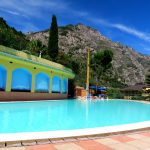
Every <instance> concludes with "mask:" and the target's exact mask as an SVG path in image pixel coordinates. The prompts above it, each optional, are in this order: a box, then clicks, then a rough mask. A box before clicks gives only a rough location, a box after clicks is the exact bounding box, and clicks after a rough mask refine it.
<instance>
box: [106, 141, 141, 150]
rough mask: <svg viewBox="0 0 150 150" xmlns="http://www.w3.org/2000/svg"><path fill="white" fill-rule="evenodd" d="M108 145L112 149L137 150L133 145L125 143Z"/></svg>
mask: <svg viewBox="0 0 150 150" xmlns="http://www.w3.org/2000/svg"><path fill="white" fill-rule="evenodd" d="M108 147H111V148H112V149H113V150H139V149H138V148H136V147H135V146H132V145H128V144H126V143H119V144H111V145H108Z"/></svg>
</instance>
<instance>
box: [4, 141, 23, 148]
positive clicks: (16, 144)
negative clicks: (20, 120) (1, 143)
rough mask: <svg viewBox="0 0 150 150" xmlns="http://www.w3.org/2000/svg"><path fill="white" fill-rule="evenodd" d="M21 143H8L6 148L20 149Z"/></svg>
mask: <svg viewBox="0 0 150 150" xmlns="http://www.w3.org/2000/svg"><path fill="white" fill-rule="evenodd" d="M20 146H21V141H10V142H6V147H20Z"/></svg>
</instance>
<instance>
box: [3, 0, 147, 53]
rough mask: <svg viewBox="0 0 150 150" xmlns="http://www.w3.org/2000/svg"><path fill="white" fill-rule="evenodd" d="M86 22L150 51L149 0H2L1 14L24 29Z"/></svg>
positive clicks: (18, 27) (13, 24)
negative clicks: (56, 23)
mask: <svg viewBox="0 0 150 150" xmlns="http://www.w3.org/2000/svg"><path fill="white" fill-rule="evenodd" d="M52 14H55V15H56V16H57V20H58V24H59V26H62V25H67V24H77V23H83V24H85V25H88V26H91V27H93V28H95V29H97V30H98V31H99V32H101V33H102V34H103V35H105V36H106V37H108V38H110V39H111V40H113V41H117V42H121V43H123V44H124V45H128V46H130V47H132V48H134V49H135V50H136V51H138V52H140V53H143V54H147V55H150V19H149V15H150V1H149V0H89V1H87V0H0V16H1V17H3V18H4V19H5V20H6V21H7V22H8V24H9V25H11V26H14V27H15V28H16V29H17V30H21V31H22V32H28V31H41V30H44V29H47V28H49V26H50V21H51V16H52Z"/></svg>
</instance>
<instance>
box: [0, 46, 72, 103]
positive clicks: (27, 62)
mask: <svg viewBox="0 0 150 150" xmlns="http://www.w3.org/2000/svg"><path fill="white" fill-rule="evenodd" d="M74 76H75V75H74V73H73V72H72V70H70V69H68V68H66V67H64V66H63V65H60V64H57V63H54V62H51V61H48V60H46V59H42V58H39V57H36V56H33V55H28V54H26V53H24V52H21V51H17V50H14V49H10V48H8V47H4V46H0V91H1V92H0V94H1V95H0V97H1V98H0V100H5V99H6V100H9V98H8V96H7V98H6V94H7V95H9V96H10V95H11V96H12V95H16V93H17V94H18V92H19V95H20V96H21V94H23V93H25V92H26V94H27V95H30V96H29V97H30V98H26V99H27V100H28V99H29V100H31V99H36V98H38V99H39V97H40V98H43V99H53V98H56V99H59V98H66V97H67V93H68V79H72V78H74ZM2 91H3V92H2ZM12 93H13V94H12ZM14 93H15V94H14ZM29 93H30V94H29ZM33 93H34V94H33ZM36 93H37V94H36ZM40 93H45V94H40ZM2 94H3V95H2ZM37 95H43V96H39V97H37ZM58 95H59V96H58ZM14 97H15V98H16V96H14ZM34 97H36V98H34ZM44 97H46V98H44ZM15 98H14V100H15ZM19 98H20V99H21V97H19ZM19 98H16V99H17V100H19Z"/></svg>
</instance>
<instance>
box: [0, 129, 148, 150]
mask: <svg viewBox="0 0 150 150" xmlns="http://www.w3.org/2000/svg"><path fill="white" fill-rule="evenodd" d="M28 145H30V146H28ZM31 145H32V146H31ZM0 146H1V147H2V146H3V145H2V143H0ZM5 146H7V147H3V148H0V150H150V130H146V131H138V132H134V133H126V134H118V135H111V136H105V137H98V136H97V137H82V138H68V139H57V140H38V141H36V142H35V141H34V142H33V143H32V141H30V142H25V143H24V142H22V143H21V145H17V144H16V143H13V142H10V143H7V145H6V143H5Z"/></svg>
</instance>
